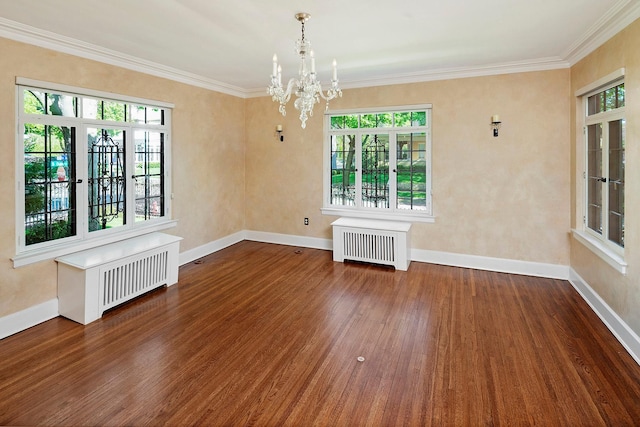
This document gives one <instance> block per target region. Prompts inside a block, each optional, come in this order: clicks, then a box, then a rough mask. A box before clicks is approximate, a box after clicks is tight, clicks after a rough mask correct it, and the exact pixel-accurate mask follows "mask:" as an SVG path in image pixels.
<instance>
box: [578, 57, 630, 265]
mask: <svg viewBox="0 0 640 427" xmlns="http://www.w3.org/2000/svg"><path fill="white" fill-rule="evenodd" d="M576 96H577V97H578V101H579V103H578V105H579V106H581V107H580V108H581V111H580V108H579V109H578V114H579V116H578V117H582V122H583V129H582V132H580V133H579V135H580V136H579V138H578V141H577V148H576V153H577V154H576V158H577V159H583V162H584V163H582V165H580V163H579V164H578V169H577V172H578V173H579V175H578V176H577V177H576V178H577V179H576V185H577V188H576V196H577V197H576V203H577V204H576V212H577V214H578V217H577V218H576V223H577V224H578V227H576V229H575V230H573V236H574V237H575V238H576V239H577V240H578V241H579V242H581V243H582V244H583V245H585V246H586V247H587V248H589V249H590V250H591V251H593V252H594V253H595V254H596V255H598V256H599V257H600V258H602V259H603V260H604V261H606V262H607V263H608V264H609V265H610V266H612V267H613V268H615V269H616V270H618V271H619V272H620V273H623V274H625V273H626V267H627V263H626V262H625V259H624V254H625V252H624V247H625V150H626V116H625V84H624V69H620V70H617V71H615V72H613V73H612V74H610V75H608V76H605V77H603V78H602V79H600V80H598V81H596V82H594V83H592V84H591V85H589V86H587V87H585V88H582V89H579V90H578V91H577V92H576Z"/></svg>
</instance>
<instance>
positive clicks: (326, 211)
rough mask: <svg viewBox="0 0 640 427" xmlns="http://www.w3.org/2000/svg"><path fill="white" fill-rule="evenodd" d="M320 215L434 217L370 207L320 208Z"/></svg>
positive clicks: (384, 218)
mask: <svg viewBox="0 0 640 427" xmlns="http://www.w3.org/2000/svg"><path fill="white" fill-rule="evenodd" d="M320 212H322V215H331V216H339V217H350V218H364V219H367V218H368V219H372V220H382V221H407V222H424V223H434V222H436V218H435V217H434V216H432V215H428V214H420V213H413V214H412V213H402V212H400V211H399V210H395V211H393V212H376V211H374V210H372V209H346V208H321V209H320Z"/></svg>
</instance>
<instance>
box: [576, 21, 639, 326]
mask: <svg viewBox="0 0 640 427" xmlns="http://www.w3.org/2000/svg"><path fill="white" fill-rule="evenodd" d="M638 46H640V20H638V21H635V22H634V23H633V24H631V25H630V26H628V27H627V28H626V29H624V30H623V31H622V32H620V33H619V34H617V35H616V36H615V37H613V38H612V39H611V40H609V41H608V42H607V43H605V44H604V45H603V46H601V47H600V48H599V49H597V50H596V51H594V52H593V53H592V54H590V55H589V56H587V57H586V58H585V59H583V60H582V61H580V62H579V63H578V64H576V65H575V66H574V67H572V69H571V93H572V94H573V93H575V91H576V90H578V89H580V88H582V87H584V86H587V85H588V84H590V83H592V82H594V81H596V80H598V79H600V78H602V77H605V76H606V75H608V74H610V73H611V72H613V71H615V70H617V69H619V68H622V67H624V68H625V72H626V74H625V89H626V117H627V146H626V158H625V160H626V168H625V174H626V176H625V194H626V200H625V260H626V262H627V264H628V268H627V274H626V276H625V275H621V274H620V273H618V272H617V271H615V270H614V269H612V268H611V267H609V266H608V265H607V264H606V263H605V262H604V261H602V260H601V259H600V258H598V257H597V256H595V255H594V254H593V253H592V252H591V251H589V250H588V249H586V248H585V247H584V246H583V245H582V244H580V243H578V242H577V241H573V242H572V243H571V266H572V267H573V269H574V270H576V272H577V273H578V274H579V275H580V276H581V277H582V278H583V279H584V280H585V281H586V282H587V283H588V284H589V285H590V286H591V287H592V288H593V289H594V290H595V291H596V292H597V293H598V294H599V295H600V296H601V297H602V298H603V299H604V300H605V301H606V303H607V304H608V305H609V306H610V307H611V308H612V309H613V310H614V311H615V312H616V313H617V314H618V315H619V316H620V317H621V318H622V319H623V320H624V321H625V322H626V323H627V324H628V325H629V326H630V327H631V329H633V330H634V331H635V332H636V333H637V334H640V197H638V195H639V194H640V144H638V141H640V121H638V118H640V50H639V49H638ZM571 105H572V111H571V114H572V123H576V122H579V120H576V102H575V99H574V100H573V102H572V103H571ZM571 132H572V133H571V140H572V141H576V126H575V125H574V126H572V129H571ZM578 135H580V134H578ZM574 144H575V143H574ZM575 157H576V156H575V150H572V160H571V165H572V177H573V179H572V181H573V182H575V175H576V173H575V171H576V167H578V168H580V165H579V164H577V162H576V158H575ZM578 170H581V169H578ZM575 199H576V194H575V192H572V200H573V201H574V203H575ZM574 212H575V210H574ZM574 217H575V215H574ZM572 226H575V218H574V220H573V224H572Z"/></svg>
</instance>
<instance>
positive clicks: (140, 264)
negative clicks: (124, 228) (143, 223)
mask: <svg viewBox="0 0 640 427" xmlns="http://www.w3.org/2000/svg"><path fill="white" fill-rule="evenodd" d="M180 240H182V239H181V238H180V237H176V236H171V235H168V234H163V233H151V234H147V235H144V236H140V237H135V238H132V239H127V240H123V241H120V242H116V243H112V244H109V245H105V246H101V247H98V248H93V249H89V250H86V251H81V252H76V253H73V254H70V255H65V256H62V257H60V258H57V259H56V261H57V262H58V306H59V308H58V310H59V312H60V315H62V316H64V317H67V318H69V319H71V320H74V321H76V322H79V323H82V324H84V325H86V324H87V323H90V322H93V321H94V320H97V319H99V318H100V317H101V316H102V313H104V311H105V310H108V309H110V308H112V307H115V306H117V305H119V304H122V303H124V302H126V301H128V300H130V299H132V298H135V297H137V296H139V295H142V294H143V293H145V292H148V291H150V290H152V289H155V288H157V287H160V286H164V285H166V286H171V285H173V284H175V283H177V282H178V255H179V244H180V243H179V242H180Z"/></svg>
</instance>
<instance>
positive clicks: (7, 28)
mask: <svg viewBox="0 0 640 427" xmlns="http://www.w3.org/2000/svg"><path fill="white" fill-rule="evenodd" d="M0 37H4V38H7V39H11V40H15V41H19V42H23V43H27V44H31V45H35V46H39V47H43V48H46V49H51V50H55V51H57V52H62V53H68V54H70V55H74V56H79V57H81V58H86V59H91V60H94V61H98V62H102V63H105V64H109V65H115V66H117V67H122V68H126V69H129V70H133V71H138V72H141V73H145V74H150V75H153V76H156V77H162V78H166V79H169V80H173V81H176V82H180V83H185V84H188V85H192V86H197V87H201V88H204V89H210V90H213V91H216V92H222V93H226V94H228V95H233V96H237V97H240V98H246V91H245V90H244V89H242V88H240V87H237V86H233V85H229V84H227V83H223V82H219V81H216V80H212V79H208V78H206V77H203V76H199V75H196V74H192V73H188V72H185V71H182V70H178V69H176V68H172V67H167V66H165V65H161V64H158V63H155V62H152V61H146V60H144V59H140V58H136V57H134V56H131V55H125V54H123V53H120V52H116V51H113V50H110V49H106V48H103V47H99V46H96V45H92V44H89V43H85V42H82V41H80V40H77V39H73V38H70V37H66V36H62V35H60V34H55V33H52V32H50V31H45V30H40V29H37V28H34V27H31V26H29V25H25V24H21V23H19V22H15V21H11V20H9V19H5V18H2V17H0Z"/></svg>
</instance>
